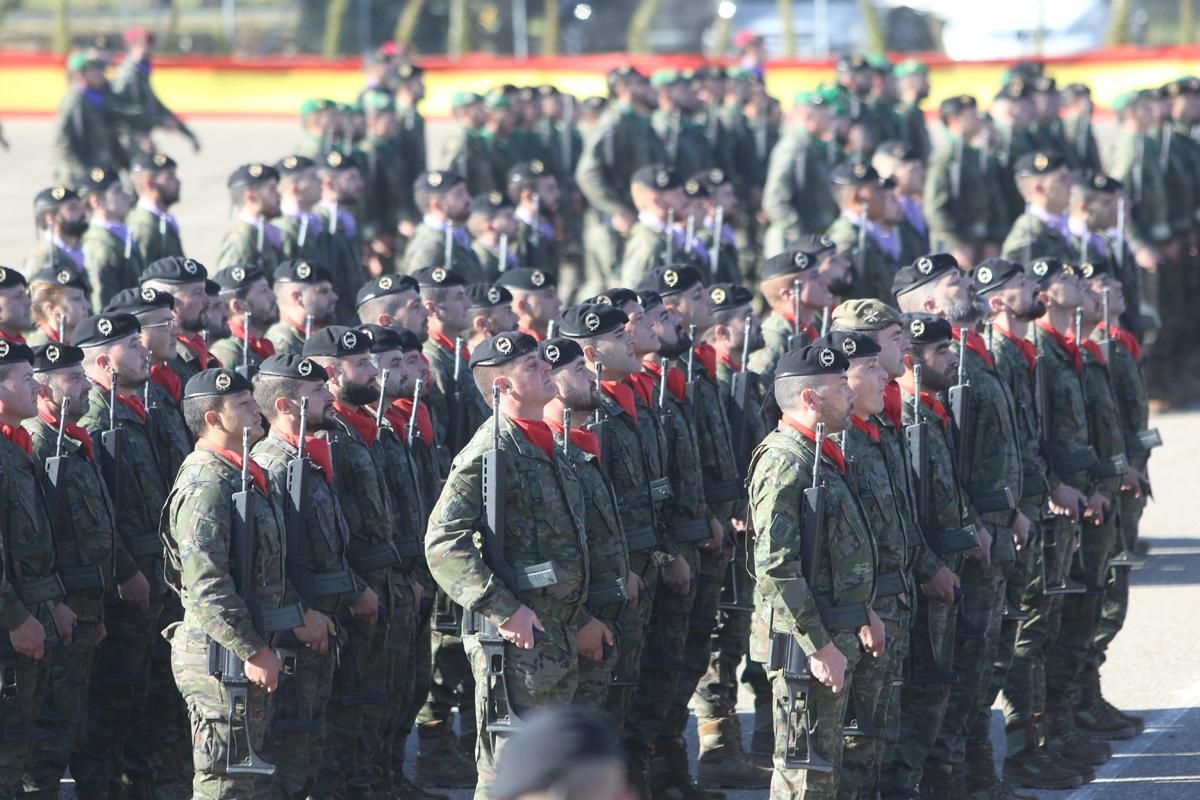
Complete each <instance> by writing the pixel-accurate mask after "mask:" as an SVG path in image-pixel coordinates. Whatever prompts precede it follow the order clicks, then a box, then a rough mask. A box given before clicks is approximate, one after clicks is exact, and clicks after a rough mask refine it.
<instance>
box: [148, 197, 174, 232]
mask: <svg viewBox="0 0 1200 800" xmlns="http://www.w3.org/2000/svg"><path fill="white" fill-rule="evenodd" d="M138 208H144V209H146V210H147V211H149V212H150V213H151V214H153V215H154V216H156V217H158V218H159V219H165V220H166V221H167V225H169V226H170V227H171V230H173V231H175V232H176V233H179V223H178V222H177V221H176V220H175V216H174V215H173V214H168V213H167V212H165V211H159V210H158V209H157V208H155V207H154V205H153V204H152V203H149V202H146V203H143V202H142V201H140V200H139V201H138Z"/></svg>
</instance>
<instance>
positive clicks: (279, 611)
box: [254, 603, 304, 634]
mask: <svg viewBox="0 0 1200 800" xmlns="http://www.w3.org/2000/svg"><path fill="white" fill-rule="evenodd" d="M303 624H304V613H303V612H302V611H301V610H300V604H299V603H292V604H291V605H286V606H284V607H282V608H260V609H258V610H257V611H256V612H255V613H254V627H255V628H257V629H258V630H260V631H262V633H264V634H267V633H276V632H278V631H290V630H291V629H292V628H299V627H300V626H302V625H303Z"/></svg>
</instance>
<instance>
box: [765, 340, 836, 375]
mask: <svg viewBox="0 0 1200 800" xmlns="http://www.w3.org/2000/svg"><path fill="white" fill-rule="evenodd" d="M849 366H850V361H849V359H847V358H846V357H845V356H844V355H842V353H841V351H840V350H835V349H833V348H832V347H829V346H822V345H816V344H808V345H805V346H804V347H801V348H800V349H798V350H790V351H788V352H786V353H784V354H783V357H782V358H780V359H779V365H778V366H776V367H775V380H779V379H780V378H791V377H796V376H803V375H840V374H841V373H843V372H845V371H846V369H847V368H848V367H849Z"/></svg>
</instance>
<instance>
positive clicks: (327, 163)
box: [317, 150, 358, 172]
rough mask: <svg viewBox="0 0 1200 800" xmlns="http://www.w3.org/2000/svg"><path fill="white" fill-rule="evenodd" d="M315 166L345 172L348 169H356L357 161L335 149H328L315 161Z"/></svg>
mask: <svg viewBox="0 0 1200 800" xmlns="http://www.w3.org/2000/svg"><path fill="white" fill-rule="evenodd" d="M317 166H318V167H320V168H321V169H326V170H333V171H334V172H345V171H346V170H348V169H358V162H357V161H355V160H354V158H353V157H352V156H344V155H342V154H341V153H339V152H338V151H337V150H330V151H329V152H328V153H326V154H325V157H324V158H322V159H321V160H320V161H318V162H317Z"/></svg>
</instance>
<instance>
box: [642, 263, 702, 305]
mask: <svg viewBox="0 0 1200 800" xmlns="http://www.w3.org/2000/svg"><path fill="white" fill-rule="evenodd" d="M698 283H703V277H702V276H701V275H700V270H698V269H696V268H695V267H693V266H689V265H687V264H668V265H664V266H661V267H655V268H654V269H652V270H650V271H649V272H647V273H646V274H645V275H643V276H642V279H641V280H640V281H638V285H637V288H638V289H653V290H654V291H656V292H658V294H659V296H660V297H670V296H671V295H673V294H679V293H680V292H686V291H687V290H688V289H691V288H692V287H693V286H695V285H696V284H698Z"/></svg>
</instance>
